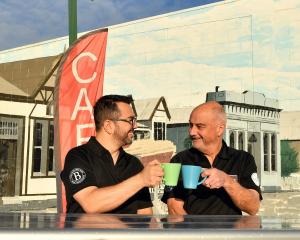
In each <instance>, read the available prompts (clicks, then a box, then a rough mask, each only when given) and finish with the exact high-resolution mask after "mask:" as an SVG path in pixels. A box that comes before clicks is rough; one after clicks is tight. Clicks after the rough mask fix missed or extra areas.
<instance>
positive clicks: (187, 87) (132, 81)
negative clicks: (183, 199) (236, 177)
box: [0, 0, 300, 205]
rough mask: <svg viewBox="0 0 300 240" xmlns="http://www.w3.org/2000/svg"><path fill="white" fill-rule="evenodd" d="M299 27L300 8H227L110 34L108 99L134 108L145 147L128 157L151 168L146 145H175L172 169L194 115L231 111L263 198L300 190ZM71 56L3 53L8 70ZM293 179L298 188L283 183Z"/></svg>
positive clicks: (50, 51) (237, 140) (47, 48)
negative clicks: (219, 104) (210, 109)
mask: <svg viewBox="0 0 300 240" xmlns="http://www.w3.org/2000/svg"><path fill="white" fill-rule="evenodd" d="M299 25H300V1H298V0H263V1H261V0H251V1H249V0H225V1H220V2H217V3H214V4H209V5H205V6H200V7H196V8H191V9H186V10H182V11H178V12H173V13H168V14H165V15H160V16H154V17H151V18H146V19H141V20H137V21H133V22H129V23H123V24H119V25H115V26H110V27H108V40H107V51H106V63H105V73H104V94H111V93H118V94H126V95H127V94H131V95H133V97H134V99H135V100H136V101H135V107H136V111H137V113H138V122H139V128H138V129H137V134H136V139H138V140H141V141H136V142H139V143H140V144H141V145H139V146H134V144H133V145H132V148H131V150H130V151H132V152H133V153H136V154H137V155H138V156H139V157H140V158H141V159H142V160H143V161H145V162H147V161H150V160H152V159H151V157H149V155H150V153H152V155H153V151H156V153H157V154H161V151H160V150H161V149H160V148H161V144H160V143H159V144H158V143H157V141H153V143H152V145H153V146H154V147H153V149H156V150H153V149H150V150H149V151H152V152H145V151H146V150H143V152H139V151H140V150H139V149H147V147H148V146H149V142H147V143H143V139H145V138H146V139H147V138H150V139H151V140H164V141H165V140H169V141H171V142H172V144H170V143H167V145H168V146H166V148H167V149H168V151H165V152H164V153H163V154H164V155H165V156H161V158H163V159H169V158H170V156H171V155H172V154H173V153H174V152H178V151H180V150H183V149H185V148H187V147H188V146H190V142H189V138H188V133H187V129H188V118H189V113H190V112H191V110H192V109H193V107H195V106H196V105H198V104H201V103H203V102H205V101H206V100H212V99H215V100H219V101H223V102H227V103H228V102H230V104H227V105H226V104H225V105H224V106H225V111H226V113H227V117H228V125H227V129H226V133H225V136H224V139H225V140H226V142H227V143H228V144H229V145H230V146H232V147H235V148H238V149H244V150H246V151H249V152H251V153H252V154H253V155H254V156H255V159H256V163H257V165H258V170H259V178H260V180H261V183H262V186H263V187H265V189H264V190H266V189H267V187H269V189H268V190H270V191H277V190H278V189H284V190H295V189H286V187H290V186H294V187H296V188H297V189H298V190H299V186H300V175H299V173H298V175H297V171H298V168H299V158H298V156H299V153H300V140H299V139H300V121H299V119H300V80H299V79H300V28H299ZM67 46H68V39H67V37H64V38H59V39H54V40H50V41H46V42H42V43H37V44H33V45H30V46H24V47H20V48H17V49H11V50H6V51H2V52H0V63H3V62H10V61H17V60H24V59H32V58H39V57H47V56H53V55H57V54H60V53H62V52H64V51H65V50H66V49H67ZM0 104H1V101H0ZM3 106H4V105H3ZM153 112H155V113H154V115H153V114H152V115H151V113H153ZM0 113H1V112H0ZM4 114H12V113H8V112H7V113H4ZM27 115H28V114H27ZM27 115H26V116H27ZM48 117H50V116H48ZM0 120H1V119H0ZM155 142H156V143H155ZM155 144H156V145H155ZM145 146H147V147H145ZM147 151H148V149H147ZM156 156H157V155H155V157H156ZM281 161H284V162H285V163H288V161H292V163H288V164H285V165H282V164H281ZM297 162H298V164H297ZM282 166H283V167H284V168H285V169H281V168H282ZM290 166H293V169H291V168H290ZM29 168H30V167H29ZM29 168H28V169H29ZM28 171H31V170H30V169H29V170H28ZM295 172H296V173H295ZM290 174H296V175H295V176H294V177H295V178H291V179H289V180H288V181H290V182H282V181H283V180H282V176H290ZM28 178H30V177H28ZM32 189H34V187H33V188H32ZM297 189H296V190H297ZM29 190H30V188H29ZM298 190H297V191H298ZM32 192H33V193H35V192H34V191H33V190H32ZM271 205H272V204H271Z"/></svg>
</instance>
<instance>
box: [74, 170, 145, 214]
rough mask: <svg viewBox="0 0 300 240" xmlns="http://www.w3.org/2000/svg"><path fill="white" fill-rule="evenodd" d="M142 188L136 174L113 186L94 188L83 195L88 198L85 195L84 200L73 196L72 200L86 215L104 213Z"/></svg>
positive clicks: (141, 183) (141, 182) (138, 176)
mask: <svg viewBox="0 0 300 240" xmlns="http://www.w3.org/2000/svg"><path fill="white" fill-rule="evenodd" d="M143 187H144V185H143V181H142V180H141V179H140V175H139V174H137V175H135V176H133V177H131V178H129V179H127V180H125V181H123V182H121V183H119V184H117V185H114V186H110V187H104V188H97V187H94V188H92V189H91V190H90V191H89V192H87V193H84V194H88V197H86V196H87V195H86V196H85V198H81V197H80V196H79V195H78V196H76V195H77V194H75V195H74V198H75V199H76V201H78V202H79V203H80V205H81V206H82V207H83V209H84V210H85V211H86V212H88V213H105V212H108V211H111V210H113V209H115V208H117V207H119V206H120V205H121V204H123V203H124V202H125V201H126V200H127V199H129V198H130V197H132V196H133V195H134V194H135V193H137V192H138V191H139V190H140V189H142V188H143ZM84 190H85V189H83V190H82V191H84ZM80 192H81V191H80ZM80 192H78V193H80ZM83 199H84V200H83Z"/></svg>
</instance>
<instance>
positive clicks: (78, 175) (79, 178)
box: [69, 168, 86, 184]
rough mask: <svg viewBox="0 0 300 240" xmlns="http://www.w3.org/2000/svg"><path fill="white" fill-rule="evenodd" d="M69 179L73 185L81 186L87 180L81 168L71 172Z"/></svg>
mask: <svg viewBox="0 0 300 240" xmlns="http://www.w3.org/2000/svg"><path fill="white" fill-rule="evenodd" d="M69 178H70V182H71V183H72V184H79V183H82V182H83V181H84V179H85V178H86V173H85V172H84V171H83V170H82V169H81V168H74V169H73V170H72V171H71V173H70V175H69Z"/></svg>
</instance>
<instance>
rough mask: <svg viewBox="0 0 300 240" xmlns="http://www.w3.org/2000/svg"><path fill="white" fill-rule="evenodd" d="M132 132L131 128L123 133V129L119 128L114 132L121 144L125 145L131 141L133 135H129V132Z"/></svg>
mask: <svg viewBox="0 0 300 240" xmlns="http://www.w3.org/2000/svg"><path fill="white" fill-rule="evenodd" d="M130 133H132V135H133V134H134V133H133V130H130V131H128V132H127V133H125V132H124V131H121V130H120V129H118V130H117V132H116V133H115V135H116V139H117V140H118V141H119V142H121V143H122V146H126V145H130V144H132V142H133V137H130V136H129V134H130Z"/></svg>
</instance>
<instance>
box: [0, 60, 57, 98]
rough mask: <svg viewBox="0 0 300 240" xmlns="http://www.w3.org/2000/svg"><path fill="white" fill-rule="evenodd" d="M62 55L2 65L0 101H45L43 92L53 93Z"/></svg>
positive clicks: (0, 72)
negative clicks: (41, 92)
mask: <svg viewBox="0 0 300 240" xmlns="http://www.w3.org/2000/svg"><path fill="white" fill-rule="evenodd" d="M60 59H61V55H56V56H49V57H42V58H35V59H28V60H22V61H16V62H8V63H1V64H0V99H5V100H8V99H10V100H16V101H27V102H32V101H44V100H45V99H43V96H42V95H41V94H39V93H40V91H41V90H46V91H52V90H53V88H54V84H55V74H54V71H56V68H57V66H58V64H59V61H60Z"/></svg>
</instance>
